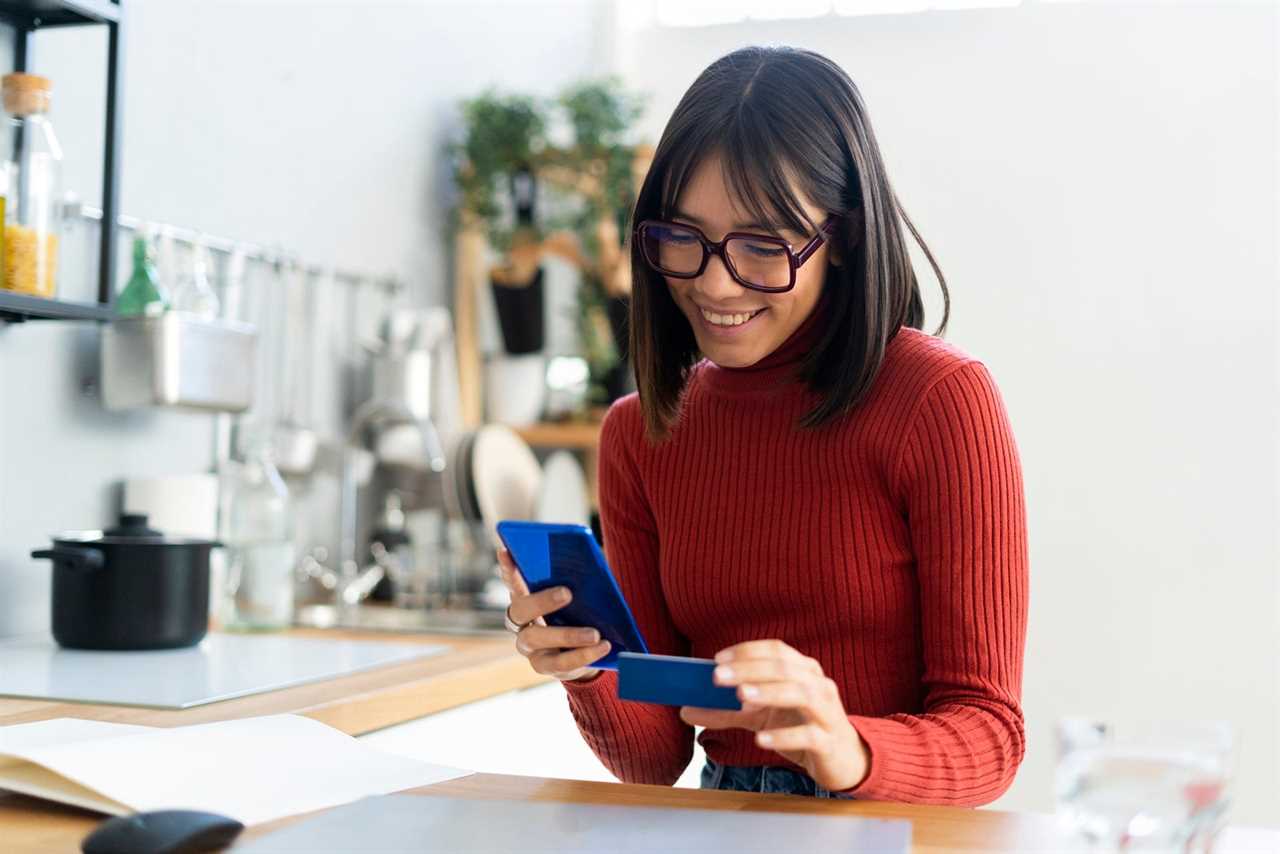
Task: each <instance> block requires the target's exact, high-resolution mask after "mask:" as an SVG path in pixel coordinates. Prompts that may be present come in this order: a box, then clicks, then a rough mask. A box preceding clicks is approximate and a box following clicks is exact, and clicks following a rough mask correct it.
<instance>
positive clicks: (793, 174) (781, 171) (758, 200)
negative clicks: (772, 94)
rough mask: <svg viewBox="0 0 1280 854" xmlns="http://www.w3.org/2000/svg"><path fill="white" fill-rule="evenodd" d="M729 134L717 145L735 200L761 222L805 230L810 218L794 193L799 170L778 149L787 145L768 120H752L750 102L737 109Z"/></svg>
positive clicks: (813, 224) (812, 224)
mask: <svg viewBox="0 0 1280 854" xmlns="http://www.w3.org/2000/svg"><path fill="white" fill-rule="evenodd" d="M736 118H737V121H735V122H734V123H733V127H732V128H731V129H730V131H729V134H728V138H727V139H726V140H725V143H724V145H722V146H721V149H720V168H721V170H722V172H723V175H724V183H725V186H726V187H728V188H729V194H730V196H731V197H732V198H733V200H734V203H735V204H737V205H738V207H740V208H742V209H743V210H744V211H747V212H749V213H750V214H751V216H752V218H753V219H754V220H755V221H756V222H758V223H761V224H766V225H771V226H772V227H774V228H775V229H777V230H779V231H781V230H784V229H789V230H791V231H794V232H796V233H798V234H807V233H809V232H812V231H814V230H816V229H817V227H818V226H819V225H820V223H816V222H813V221H812V220H811V219H810V218H809V215H808V214H807V213H806V212H805V209H804V204H803V203H802V202H801V200H800V197H799V196H798V195H797V194H796V189H795V180H796V178H797V177H798V176H797V172H798V170H796V169H794V168H792V165H791V164H790V163H789V162H788V161H787V160H786V159H785V155H782V154H780V152H783V151H786V146H785V145H784V144H783V141H782V140H780V139H776V138H774V136H775V135H774V134H773V133H771V132H770V131H769V126H768V123H767V122H763V121H755V120H754V119H756V116H755V112H754V111H753V110H752V109H751V107H750V105H743V109H741V110H739V111H738V113H737V116H736Z"/></svg>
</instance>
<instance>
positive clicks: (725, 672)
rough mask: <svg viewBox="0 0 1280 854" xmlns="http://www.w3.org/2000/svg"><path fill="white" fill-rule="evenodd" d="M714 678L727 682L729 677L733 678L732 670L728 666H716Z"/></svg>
mask: <svg viewBox="0 0 1280 854" xmlns="http://www.w3.org/2000/svg"><path fill="white" fill-rule="evenodd" d="M716 678H717V679H719V680H720V681H721V682H728V681H729V680H730V679H732V678H733V670H731V669H730V668H728V667H717V668H716Z"/></svg>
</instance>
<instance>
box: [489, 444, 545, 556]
mask: <svg viewBox="0 0 1280 854" xmlns="http://www.w3.org/2000/svg"><path fill="white" fill-rule="evenodd" d="M471 482H472V484H473V485H474V486H475V490H476V503H477V504H479V505H480V518H481V519H483V520H484V525H485V528H486V529H487V530H488V531H489V537H490V538H491V539H492V540H493V542H494V545H495V546H496V545H498V544H499V542H500V541H499V540H498V535H497V524H498V522H500V521H501V520H503V519H532V518H533V512H534V508H535V507H536V505H537V501H538V493H539V491H540V490H541V489H542V466H541V465H539V464H538V458H537V457H535V456H534V455H533V451H532V450H531V449H530V448H529V445H528V444H527V443H526V442H525V441H524V439H521V438H520V436H519V435H518V434H517V433H516V432H515V431H514V430H512V429H511V428H510V427H503V426H501V425H498V424H488V425H486V426H484V427H481V428H480V429H479V430H477V431H476V439H475V445H474V447H473V449H472V452H471Z"/></svg>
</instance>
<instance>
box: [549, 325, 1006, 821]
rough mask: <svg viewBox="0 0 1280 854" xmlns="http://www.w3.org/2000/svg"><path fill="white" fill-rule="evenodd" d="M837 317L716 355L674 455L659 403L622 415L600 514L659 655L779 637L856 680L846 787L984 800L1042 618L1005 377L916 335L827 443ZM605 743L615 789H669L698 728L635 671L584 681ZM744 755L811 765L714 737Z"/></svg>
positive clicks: (594, 740) (610, 449)
mask: <svg viewBox="0 0 1280 854" xmlns="http://www.w3.org/2000/svg"><path fill="white" fill-rule="evenodd" d="M819 315H820V312H818V311H815V312H814V317H812V318H810V320H809V321H807V322H806V323H805V324H804V325H803V326H802V327H801V328H800V329H799V330H798V331H797V332H796V333H795V334H794V335H793V336H792V337H791V338H790V339H788V341H787V342H786V343H785V344H783V345H782V347H780V348H779V349H778V350H777V351H775V352H774V353H773V354H771V355H770V356H768V357H767V358H765V359H764V360H763V361H761V362H759V363H757V364H756V365H754V366H752V367H750V368H744V369H726V368H720V367H718V366H716V365H714V364H712V363H710V362H705V361H704V362H702V363H701V364H700V365H699V366H698V367H697V368H696V369H695V371H694V374H693V376H692V377H691V379H690V382H689V386H688V388H687V389H686V394H685V397H684V400H683V404H682V409H681V413H680V418H679V422H678V424H677V425H676V427H675V429H674V430H673V432H672V434H671V438H670V440H669V441H668V442H666V443H663V444H660V445H656V446H655V445H652V444H650V443H649V441H648V440H647V439H646V438H645V437H644V425H643V423H642V419H641V415H640V402H639V399H638V398H637V397H636V396H635V395H632V396H630V397H626V398H623V399H622V400H620V401H618V402H617V403H616V404H614V406H613V407H612V408H611V409H610V410H609V414H608V416H607V417H606V419H605V422H604V426H603V428H602V437H601V448H600V468H599V486H600V513H601V520H602V523H603V527H604V545H605V550H606V553H607V555H608V559H609V563H610V566H611V567H612V569H613V571H614V573H615V574H616V575H617V577H618V580H619V584H620V585H621V587H622V590H623V592H624V594H625V595H626V598H627V602H628V603H629V604H630V606H631V609H632V611H633V612H634V614H635V618H636V622H637V624H638V625H639V627H640V630H641V632H642V633H643V635H644V638H645V640H646V642H647V643H648V645H649V647H650V650H651V651H652V652H655V653H665V654H671V655H692V656H698V657H703V658H711V657H713V656H714V655H715V654H716V653H717V652H719V651H720V650H722V649H724V648H726V647H729V646H733V645H734V644H737V643H741V642H743V641H748V640H762V639H769V638H777V639H780V640H782V641H784V642H786V643H788V644H790V645H791V646H792V647H794V648H796V649H798V650H799V651H800V652H802V653H804V654H805V655H809V656H812V657H813V658H815V659H817V660H818V661H819V662H820V663H821V664H822V667H823V669H824V671H825V672H826V674H827V675H828V676H830V677H831V678H832V679H834V680H835V682H836V684H837V685H839V686H840V696H841V699H842V700H843V701H844V708H845V711H846V712H847V713H848V714H849V719H850V721H851V722H852V723H853V725H854V727H856V728H857V730H858V732H859V733H860V734H861V736H862V738H863V740H864V742H865V743H866V744H867V745H868V747H869V748H870V753H871V767H870V773H869V776H868V777H867V778H866V779H865V780H864V781H863V782H862V783H861V785H859V786H858V787H857V788H855V789H853V790H851V792H850V794H852V795H853V796H855V797H859V798H869V799H875V800H891V801H906V802H915V803H937V804H958V805H977V804H982V803H987V802H989V801H991V800H993V799H995V798H996V797H997V796H999V795H1000V794H1001V793H1002V792H1003V791H1004V790H1005V789H1006V788H1008V786H1009V784H1010V782H1011V781H1012V780H1013V776H1014V772H1015V770H1016V769H1017V767H1018V764H1019V762H1021V760H1022V755H1023V748H1024V741H1023V724H1022V710H1021V706H1020V702H1019V697H1020V694H1021V683H1022V656H1023V645H1024V639H1025V634H1026V611H1027V541H1026V523H1025V514H1024V507H1023V494H1022V479H1021V471H1020V467H1019V462H1018V454H1017V449H1016V447H1015V444H1014V439H1013V436H1012V433H1011V432H1010V429H1009V422H1008V419H1007V417H1006V414H1005V410H1004V406H1003V404H1002V402H1001V399H1000V395H999V392H998V391H997V390H996V387H995V384H994V383H993V381H992V379H991V376H990V374H989V373H988V372H987V370H986V368H985V367H984V366H983V365H982V363H981V362H978V361H975V360H973V359H971V358H969V357H967V356H965V355H964V354H963V353H961V352H960V351H959V350H957V349H956V348H955V347H952V346H951V345H949V344H947V343H945V342H943V341H942V340H940V339H938V338H935V337H933V336H931V335H928V334H925V333H923V332H920V331H917V330H914V329H909V328H903V329H901V330H900V331H899V332H898V334H897V335H896V336H895V337H894V339H893V341H892V342H890V344H889V345H888V348H887V350H886V353H885V358H884V362H883V365H882V367H881V370H880V373H879V375H878V376H877V378H876V381H875V383H874V385H873V387H872V390H871V392H870V394H869V396H868V397H867V398H866V399H865V400H864V402H862V403H861V404H860V405H859V406H857V407H856V408H855V409H854V410H853V411H852V412H851V413H850V414H849V415H847V416H846V417H844V418H843V419H841V420H839V421H837V422H835V423H834V424H831V425H829V426H827V427H825V428H821V429H819V430H818V431H805V430H802V429H800V428H798V427H797V426H796V422H797V419H798V418H799V417H800V416H802V415H803V414H804V413H806V412H808V411H809V409H810V408H811V407H812V405H813V404H814V402H815V400H816V398H815V396H814V395H813V394H812V393H811V392H809V391H808V390H807V389H806V388H805V387H804V386H803V385H802V384H801V383H800V382H799V381H798V380H796V379H795V371H796V368H797V367H798V360H799V358H800V357H801V356H802V355H803V354H804V353H805V352H806V351H807V350H808V348H809V347H811V346H812V345H813V343H814V341H813V339H814V337H815V334H816V331H817V329H816V322H817V317H818V316H819ZM566 689H567V691H568V695H569V704H570V707H571V709H572V711H573V715H574V718H575V719H576V720H577V723H578V727H579V729H580V730H581V731H582V734H583V736H584V738H585V739H586V741H587V743H588V744H589V745H590V746H591V747H592V749H593V750H594V751H595V753H596V755H597V756H599V757H600V759H601V761H603V762H604V764H605V765H606V766H607V767H608V768H609V769H610V770H611V771H612V772H613V773H614V774H615V775H617V776H618V778H619V779H621V780H624V781H627V782H635V783H657V784H665V785H670V784H672V783H673V782H675V780H676V779H677V778H678V777H679V776H680V774H681V772H682V771H683V770H684V768H685V767H686V766H687V765H688V763H689V760H690V757H691V755H692V750H693V730H692V728H691V727H689V726H688V725H686V724H685V723H683V722H682V721H681V720H680V718H679V716H678V710H677V709H675V708H671V707H666V706H655V705H648V704H637V703H628V702H623V701H621V700H619V699H618V698H617V679H616V674H613V673H603V674H602V675H601V676H600V677H599V678H596V679H594V680H591V681H588V682H582V683H566ZM700 741H701V742H702V745H703V747H704V748H705V749H706V752H707V755H708V756H709V757H710V758H711V759H713V760H715V761H716V762H719V763H723V764H726V765H736V766H745V765H774V766H787V767H795V766H793V765H791V763H789V762H787V761H786V760H784V759H783V758H782V757H781V756H779V755H778V754H776V753H773V752H771V751H768V750H765V749H763V748H760V747H758V746H756V745H755V743H754V740H753V734H752V733H749V732H747V731H745V730H705V731H704V732H703V733H702V735H701V736H700Z"/></svg>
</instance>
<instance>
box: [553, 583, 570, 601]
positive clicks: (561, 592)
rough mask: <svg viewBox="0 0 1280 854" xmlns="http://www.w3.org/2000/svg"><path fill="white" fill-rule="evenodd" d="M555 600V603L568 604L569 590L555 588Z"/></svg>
mask: <svg viewBox="0 0 1280 854" xmlns="http://www.w3.org/2000/svg"><path fill="white" fill-rule="evenodd" d="M555 600H556V601H557V602H568V601H569V588H567V587H557V588H556V595H555Z"/></svg>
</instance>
